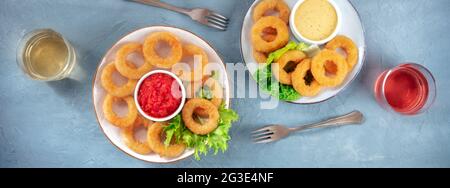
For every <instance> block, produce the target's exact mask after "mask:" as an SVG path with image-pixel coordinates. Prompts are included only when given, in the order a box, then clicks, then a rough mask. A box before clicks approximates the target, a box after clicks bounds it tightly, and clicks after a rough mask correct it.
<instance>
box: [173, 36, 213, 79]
mask: <svg viewBox="0 0 450 188" xmlns="http://www.w3.org/2000/svg"><path fill="white" fill-rule="evenodd" d="M183 56H193V57H194V58H193V60H194V62H193V66H192V67H194V70H193V71H190V72H187V71H183V70H180V71H179V72H177V73H175V74H177V75H178V76H179V77H180V79H181V80H183V81H192V82H195V81H199V80H201V79H202V78H203V70H204V68H205V66H206V65H207V64H208V55H207V54H206V52H205V51H204V50H203V49H202V48H200V47H198V46H196V45H193V44H188V45H184V46H183ZM195 57H200V58H201V59H200V60H201V61H200V62H195V60H196V59H195ZM196 63H200V65H196Z"/></svg>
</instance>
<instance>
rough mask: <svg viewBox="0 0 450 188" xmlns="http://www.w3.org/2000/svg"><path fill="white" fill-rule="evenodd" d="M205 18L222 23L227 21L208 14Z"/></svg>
mask: <svg viewBox="0 0 450 188" xmlns="http://www.w3.org/2000/svg"><path fill="white" fill-rule="evenodd" d="M206 18H207V19H211V20H215V21H218V22H220V23H223V24H228V21H227V20H224V19H222V18H218V17H215V16H211V15H209V16H206Z"/></svg>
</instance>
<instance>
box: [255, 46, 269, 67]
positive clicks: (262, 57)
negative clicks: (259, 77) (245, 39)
mask: <svg viewBox="0 0 450 188" xmlns="http://www.w3.org/2000/svg"><path fill="white" fill-rule="evenodd" d="M253 58H255V61H256V62H257V63H260V64H265V63H266V60H267V54H266V53H264V52H258V51H256V50H254V49H253Z"/></svg>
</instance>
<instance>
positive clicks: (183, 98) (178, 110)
mask: <svg viewBox="0 0 450 188" xmlns="http://www.w3.org/2000/svg"><path fill="white" fill-rule="evenodd" d="M156 73H163V74H167V75H169V76H171V77H173V78H174V79H175V80H176V81H177V83H178V84H179V85H180V87H181V103H180V106H179V107H178V109H177V110H176V111H175V112H173V113H172V114H171V115H169V116H167V117H163V118H155V117H152V116H150V115H148V114H147V113H145V112H144V111H143V110H142V109H141V105H140V104H139V101H138V93H139V88H140V87H141V84H142V82H143V81H144V80H145V79H146V78H147V77H149V76H150V75H153V74H156ZM185 101H186V90H185V88H184V87H183V82H182V81H181V80H180V78H178V76H176V75H175V74H173V73H172V72H169V71H166V70H154V71H150V72H149V73H147V74H145V75H144V76H143V77H142V78H141V79H139V81H138V83H137V85H136V88H135V89H134V102H135V103H136V107H137V109H138V111H139V113H140V114H141V115H142V116H144V117H145V118H147V119H149V120H152V121H155V122H163V121H168V120H170V119H172V118H173V117H175V116H176V115H177V114H179V113H180V112H181V110H182V109H183V106H184V102H185Z"/></svg>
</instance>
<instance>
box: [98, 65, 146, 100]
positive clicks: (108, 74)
mask: <svg viewBox="0 0 450 188" xmlns="http://www.w3.org/2000/svg"><path fill="white" fill-rule="evenodd" d="M114 71H117V69H116V67H115V66H114V63H110V64H108V65H106V66H105V68H103V71H102V75H101V82H102V86H103V88H104V89H105V90H106V91H107V92H108V93H109V94H110V95H112V96H115V97H126V96H129V95H131V94H133V91H134V88H135V87H136V84H137V81H136V80H133V79H128V82H127V83H126V84H125V85H122V86H118V85H116V84H115V83H114V81H113V79H112V74H113V73H114Z"/></svg>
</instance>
